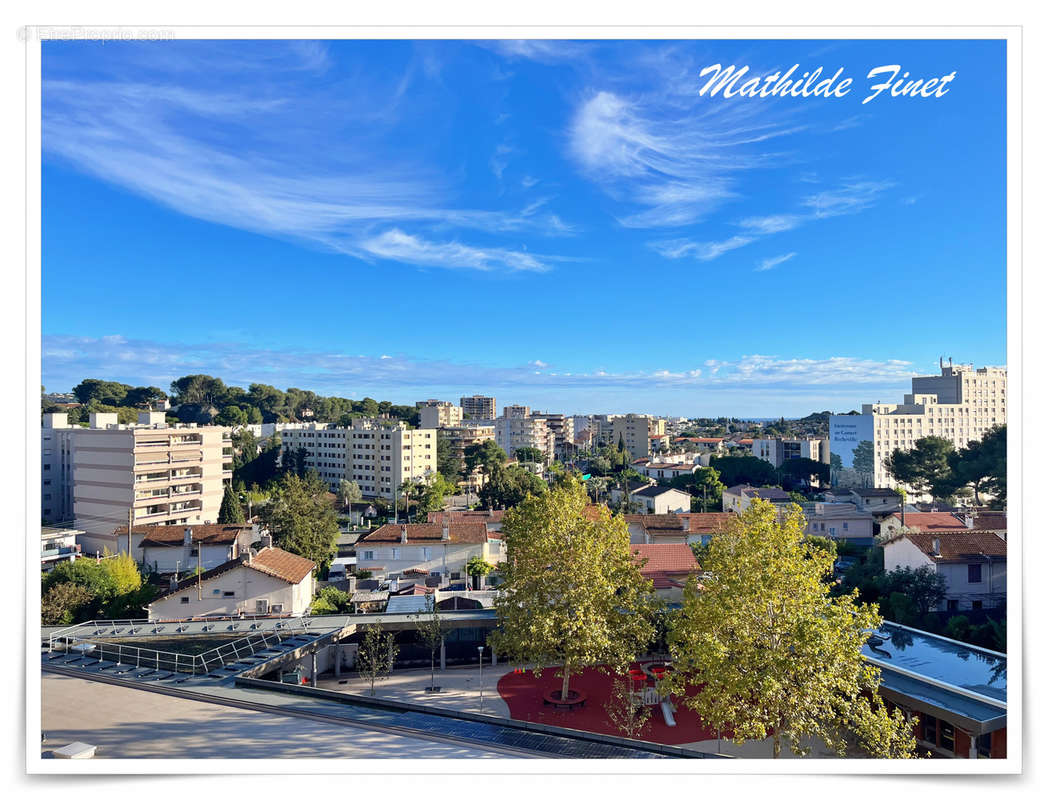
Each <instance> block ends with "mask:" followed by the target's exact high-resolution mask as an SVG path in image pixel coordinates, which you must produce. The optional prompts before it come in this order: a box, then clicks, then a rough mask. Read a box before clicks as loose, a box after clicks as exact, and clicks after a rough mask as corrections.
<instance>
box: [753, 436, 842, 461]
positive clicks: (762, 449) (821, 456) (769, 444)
mask: <svg viewBox="0 0 1048 800" xmlns="http://www.w3.org/2000/svg"><path fill="white" fill-rule="evenodd" d="M829 445H830V442H829V439H819V438H814V437H807V438H804V439H754V440H753V444H752V445H751V447H752V449H753V455H754V456H756V457H757V458H759V459H761V460H762V461H767V462H768V463H769V464H771V465H772V466H773V467H781V466H782V465H783V463H785V462H786V461H789V460H791V459H794V458H808V459H811V460H812V461H821V462H822V463H824V464H829V463H830V446H829Z"/></svg>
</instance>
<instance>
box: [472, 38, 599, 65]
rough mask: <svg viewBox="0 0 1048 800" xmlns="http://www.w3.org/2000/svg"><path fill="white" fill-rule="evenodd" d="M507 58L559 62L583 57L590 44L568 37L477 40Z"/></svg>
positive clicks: (548, 62) (589, 49)
mask: <svg viewBox="0 0 1048 800" xmlns="http://www.w3.org/2000/svg"><path fill="white" fill-rule="evenodd" d="M477 44H478V45H480V46H481V47H485V48H487V49H489V50H494V51H495V52H496V53H499V54H500V55H502V56H504V57H506V58H509V59H517V58H520V59H527V60H529V61H538V62H539V63H542V64H559V63H562V62H565V61H573V60H576V59H579V58H583V57H585V56H586V55H587V54H589V52H590V51H591V49H592V47H591V45H589V44H587V43H585V42H577V41H573V40H570V39H497V40H493V41H480V42H477Z"/></svg>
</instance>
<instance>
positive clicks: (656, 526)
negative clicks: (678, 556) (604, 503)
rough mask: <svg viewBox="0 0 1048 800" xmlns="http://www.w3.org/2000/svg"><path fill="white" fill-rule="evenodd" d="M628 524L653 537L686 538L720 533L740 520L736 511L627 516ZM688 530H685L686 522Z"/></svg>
mask: <svg viewBox="0 0 1048 800" xmlns="http://www.w3.org/2000/svg"><path fill="white" fill-rule="evenodd" d="M624 516H625V518H626V522H627V523H632V524H636V525H640V526H641V527H642V528H643V529H644V530H645V531H647V532H648V533H649V534H651V535H652V536H684V535H687V534H691V533H718V532H720V531H722V530H724V528H725V526H727V525H728V524H730V523H732V522H734V521H735V520H737V519H738V515H737V514H736V513H735V512H734V511H707V512H702V513H698V512H696V513H687V514H626V515H624ZM685 520H687V522H688V529H687V530H684V521H685Z"/></svg>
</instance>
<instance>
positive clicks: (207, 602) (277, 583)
mask: <svg viewBox="0 0 1048 800" xmlns="http://www.w3.org/2000/svg"><path fill="white" fill-rule="evenodd" d="M227 592H231V593H232V596H227V594H226V593H227ZM312 595H313V578H312V576H311V575H310V576H307V577H306V578H305V579H304V580H303V581H302V583H300V584H297V585H295V586H292V585H290V584H288V583H287V582H286V581H283V580H280V579H279V578H274V577H273V576H271V575H266V574H264V573H261V572H258V571H257V570H254V569H249V568H247V567H238V568H236V569H232V570H230V571H229V572H225V573H222V574H221V575H217V576H215V577H213V578H211V579H210V580H206V581H203V582H202V584H201V598H200V599H199V600H198V599H197V587H196V584H193V585H192V586H188V587H186V588H184V589H183V590H182V591H180V592H177V593H176V594H173V595H169V596H167V597H164V598H161V599H159V600H155V601H154V602H153V603H152V604H151V605H150V606H149V618H150V619H180V618H184V617H200V616H207V615H215V616H235V615H237V614H238V613H239V612H240V611H243V612H244V613H245V614H248V615H251V614H257V613H260V612H259V611H258V610H257V605H256V603H257V601H258V600H266V601H267V602H268V605H269V607H270V609H272V607H273V606H274V605H278V604H279V605H281V606H283V611H282V613H285V614H286V613H290V614H293V615H296V616H298V615H301V614H304V613H305V612H306V610H307V609H308V607H309V602H310V600H311V599H312ZM182 598H188V602H182Z"/></svg>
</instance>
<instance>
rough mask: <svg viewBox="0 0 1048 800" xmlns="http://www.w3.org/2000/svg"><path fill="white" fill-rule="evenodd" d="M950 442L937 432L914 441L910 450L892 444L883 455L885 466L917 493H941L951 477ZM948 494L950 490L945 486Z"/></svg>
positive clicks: (895, 477)
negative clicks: (892, 447)
mask: <svg viewBox="0 0 1048 800" xmlns="http://www.w3.org/2000/svg"><path fill="white" fill-rule="evenodd" d="M953 451H954V450H953V442H951V441H950V440H949V439H943V438H942V437H940V436H925V437H924V438H922V439H918V440H917V441H915V442H914V443H913V449H912V450H900V449H899V448H895V449H894V450H892V452H891V454H890V455H889V456H888V457H887V458H885V459H884V468H885V469H886V470H887V471H888V474H889V475H890V476H891V478H892V479H893V480H895V481H896V482H897V483H901V484H904V485H906V486H909V487H910V488H911V489H913V490H914V491H915V492H916V493H917V494H919V495H924V494H931V495H933V496H934V495H937V494H941V493H942V491H943V490H944V487H947V486H948V485H949V483H950V480H951V478H952V471H951V469H950V462H949V458H950V454H951V453H953ZM947 493H948V494H952V492H949V491H948V490H947Z"/></svg>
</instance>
